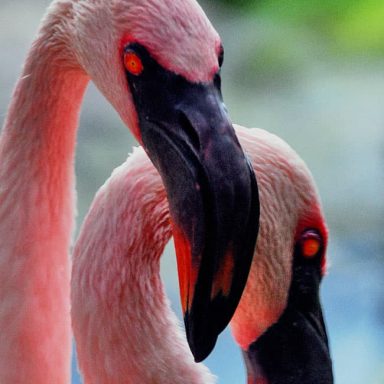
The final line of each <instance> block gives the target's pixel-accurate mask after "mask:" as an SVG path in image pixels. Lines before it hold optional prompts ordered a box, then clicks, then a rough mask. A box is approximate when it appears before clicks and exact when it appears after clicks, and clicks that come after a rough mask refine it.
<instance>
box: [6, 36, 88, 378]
mask: <svg viewBox="0 0 384 384" xmlns="http://www.w3.org/2000/svg"><path fill="white" fill-rule="evenodd" d="M44 41H45V40H44V38H43V37H40V38H39V39H38V40H36V41H35V43H34V46H33V48H32V50H31V52H30V53H29V56H28V59H27V62H26V65H25V68H24V71H23V74H22V77H21V79H20V80H19V82H18V84H17V87H16V89H15V92H14V94H13V97H12V101H11V105H10V108H9V111H8V115H7V117H6V120H5V124H4V127H3V131H2V134H1V138H0V164H1V167H0V382H1V383H5V384H8V383H41V384H44V383H58V384H60V383H63V384H67V383H69V382H70V355H71V331H70V313H69V285H70V284H69V281H70V261H69V246H70V239H71V232H72V224H73V212H74V209H73V201H74V167H73V161H74V147H75V137H76V128H77V125H78V118H79V108H80V104H81V100H82V97H83V94H84V91H85V88H86V84H87V82H88V79H87V77H86V76H84V75H83V74H81V73H79V72H75V71H69V70H63V69H62V68H63V66H64V65H63V63H57V62H55V61H56V60H55V53H54V52H50V49H49V48H47V47H45V46H44V44H45V43H44Z"/></svg>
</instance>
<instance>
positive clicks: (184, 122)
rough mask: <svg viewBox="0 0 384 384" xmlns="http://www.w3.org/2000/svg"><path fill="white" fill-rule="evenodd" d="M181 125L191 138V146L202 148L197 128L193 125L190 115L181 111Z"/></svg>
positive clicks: (197, 148) (196, 148)
mask: <svg viewBox="0 0 384 384" xmlns="http://www.w3.org/2000/svg"><path fill="white" fill-rule="evenodd" d="M179 122H180V126H181V127H182V129H183V132H184V134H185V135H186V137H187V138H188V139H189V140H188V141H189V142H190V144H191V146H192V147H193V149H195V150H197V151H199V150H200V138H199V135H198V133H197V132H196V128H194V126H193V125H192V123H191V122H190V120H189V119H188V117H187V116H186V115H185V114H184V113H183V112H181V113H180V117H179Z"/></svg>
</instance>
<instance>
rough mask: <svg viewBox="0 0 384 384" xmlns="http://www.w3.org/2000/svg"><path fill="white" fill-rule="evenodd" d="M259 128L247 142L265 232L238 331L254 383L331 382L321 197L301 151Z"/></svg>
mask: <svg viewBox="0 0 384 384" xmlns="http://www.w3.org/2000/svg"><path fill="white" fill-rule="evenodd" d="M255 132H256V135H255V136H254V137H253V139H252V141H251V143H253V145H254V148H251V146H250V145H249V144H248V145H247V150H248V152H249V154H250V156H251V157H252V160H253V165H254V167H255V170H256V173H257V175H258V185H259V192H260V205H261V216H260V233H259V237H258V241H257V247H256V250H255V255H254V259H253V262H252V267H251V271H250V274H249V278H248V282H247V285H246V288H245V290H244V293H243V296H242V298H241V301H240V304H239V306H238V308H237V310H236V312H235V315H234V317H233V319H232V321H231V328H232V333H233V335H234V337H235V339H236V341H237V343H238V344H239V345H240V347H241V349H242V350H243V356H244V359H245V362H246V367H247V371H248V383H249V384H258V383H266V384H267V383H276V384H283V383H292V384H296V383H297V384H298V383H300V384H303V383H305V384H307V383H308V384H309V383H311V384H331V383H332V382H333V381H332V364H331V359H330V354H329V347H328V340H327V333H326V327H325V323H324V320H323V314H322V308H321V304H320V299H319V289H320V282H321V280H322V278H323V276H324V274H325V272H326V249H327V241H328V231H327V227H326V224H325V220H324V215H323V212H322V208H321V203H320V199H319V196H318V194H317V190H316V187H315V184H314V181H313V179H312V176H311V174H310V173H309V171H308V169H307V167H306V165H305V164H304V162H303V161H302V160H301V159H300V158H299V157H298V155H297V154H296V153H295V152H294V151H293V150H292V149H291V148H290V147H289V146H288V145H286V144H285V143H284V142H283V141H282V140H280V139H278V138H277V137H276V136H274V135H271V134H269V133H266V132H264V131H261V130H255ZM247 135H249V134H247Z"/></svg>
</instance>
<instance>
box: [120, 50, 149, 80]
mask: <svg viewBox="0 0 384 384" xmlns="http://www.w3.org/2000/svg"><path fill="white" fill-rule="evenodd" d="M124 66H125V69H126V70H127V71H128V72H129V73H130V74H132V75H135V76H139V75H140V74H141V73H142V72H143V70H144V66H143V63H142V61H141V59H140V57H139V56H138V55H137V53H136V52H134V51H132V50H128V51H126V52H124Z"/></svg>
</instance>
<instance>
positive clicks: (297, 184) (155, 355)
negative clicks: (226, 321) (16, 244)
mask: <svg viewBox="0 0 384 384" xmlns="http://www.w3.org/2000/svg"><path fill="white" fill-rule="evenodd" d="M236 133H237V135H238V137H239V139H240V142H241V144H242V146H243V148H244V150H245V151H246V152H247V154H248V155H249V156H250V159H251V162H252V165H253V167H254V169H255V171H256V173H257V175H258V184H259V191H260V202H261V217H260V234H259V238H258V242H257V247H256V249H255V255H254V259H253V264H252V267H251V272H250V276H249V279H248V283H247V285H246V288H245V291H244V294H243V296H242V299H241V301H240V304H239V307H238V309H237V310H236V312H235V316H234V318H233V320H232V322H231V326H232V331H233V334H234V337H235V339H236V341H237V342H238V344H239V345H240V347H241V348H242V350H243V353H244V358H245V361H246V367H247V371H248V383H249V384H261V383H269V384H287V383H290V384H299V383H300V384H303V383H304V384H330V383H332V382H333V381H332V366H331V360H330V357H329V349H328V341H327V335H326V329H325V325H324V322H323V318H322V311H321V306H320V301H319V297H318V295H319V283H320V280H321V277H322V275H323V274H324V271H325V260H326V259H325V251H326V244H327V229H326V226H325V222H324V218H323V214H322V210H321V206H320V201H319V197H318V194H317V191H316V188H315V185H314V182H313V179H312V177H311V175H310V173H309V171H308V169H307V167H306V166H305V164H304V163H303V161H302V160H301V159H300V158H299V157H298V155H297V154H296V153H295V152H294V151H293V150H292V149H291V148H290V147H289V146H288V145H287V144H285V143H284V142H283V141H282V140H280V139H279V138H277V137H276V136H274V135H272V134H269V133H267V132H265V131H262V130H257V129H253V130H247V129H244V128H241V127H236ZM170 236H171V225H170V220H169V211H168V203H167V200H166V194H165V191H164V187H163V183H162V181H161V179H160V176H159V175H158V173H157V171H156V169H155V168H154V167H153V165H152V164H151V163H150V161H149V160H148V158H147V156H146V155H145V152H144V151H143V150H142V149H141V148H138V149H135V150H134V153H133V154H132V155H131V156H130V157H129V158H128V161H127V162H126V163H125V164H123V165H122V166H120V167H119V168H117V169H116V170H115V171H114V172H113V174H112V176H111V178H110V179H109V180H108V181H107V182H106V184H105V185H104V186H103V187H102V188H101V189H100V190H99V192H98V193H97V196H96V198H95V200H94V202H93V203H92V206H91V209H90V211H89V213H88V216H87V218H86V220H85V222H84V224H83V227H82V230H81V233H80V236H79V239H78V242H77V244H76V246H75V249H74V259H73V273H72V320H73V328H74V334H75V338H76V343H77V352H78V359H79V365H80V370H81V372H82V374H83V377H84V382H85V383H92V384H98V383H100V384H101V383H109V384H115V383H116V384H117V383H119V384H122V383H143V384H147V383H148V384H149V383H159V384H160V383H161V384H165V383H172V384H178V383H180V384H181V383H190V384H194V383H201V384H203V383H204V384H209V383H213V382H215V378H214V377H213V376H212V375H211V374H210V373H209V372H208V370H207V369H206V367H204V366H202V365H201V364H196V363H195V362H194V361H193V357H192V355H191V353H190V351H189V349H188V345H187V343H186V342H185V338H184V336H183V334H182V332H181V330H180V328H179V326H178V323H177V319H176V316H175V315H174V313H173V312H172V311H171V309H170V305H169V302H168V299H167V297H166V295H165V292H164V288H163V285H162V282H161V280H160V275H159V269H160V266H159V262H160V257H161V254H162V252H163V249H164V247H165V245H166V243H167V242H168V240H169V238H170ZM231 268H232V266H231V265H226V266H225V267H224V269H223V271H222V273H223V274H225V273H227V272H228V271H230V269H231ZM179 273H180V271H179Z"/></svg>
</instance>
